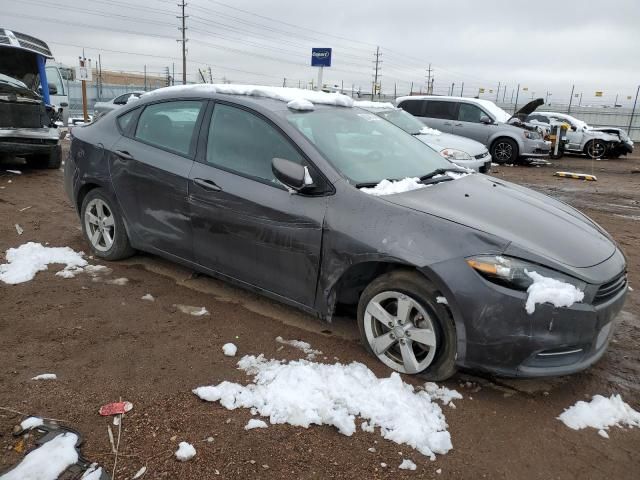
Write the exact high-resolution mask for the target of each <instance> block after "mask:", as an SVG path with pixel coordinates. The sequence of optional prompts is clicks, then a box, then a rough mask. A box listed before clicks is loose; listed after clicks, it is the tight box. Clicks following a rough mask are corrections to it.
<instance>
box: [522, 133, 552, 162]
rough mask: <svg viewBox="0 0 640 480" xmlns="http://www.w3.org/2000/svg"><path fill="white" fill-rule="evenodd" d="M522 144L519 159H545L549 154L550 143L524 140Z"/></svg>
mask: <svg viewBox="0 0 640 480" xmlns="http://www.w3.org/2000/svg"><path fill="white" fill-rule="evenodd" d="M522 143H523V148H522V151H521V152H520V156H521V157H536V158H537V157H547V156H549V154H550V153H551V142H549V141H547V140H542V139H540V140H530V139H528V138H525V140H524V141H523V142H522Z"/></svg>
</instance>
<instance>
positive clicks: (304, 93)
mask: <svg viewBox="0 0 640 480" xmlns="http://www.w3.org/2000/svg"><path fill="white" fill-rule="evenodd" d="M183 92H184V93H186V92H189V93H202V94H213V93H222V94H225V95H247V96H252V97H264V98H272V99H274V100H280V101H282V102H287V105H288V106H289V108H292V109H294V110H309V109H310V108H309V102H311V104H323V105H336V106H339V107H352V106H353V99H352V98H351V97H347V96H346V95H342V94H341V93H326V92H317V91H315V90H303V89H301V88H288V87H264V86H260V85H233V84H226V83H225V84H207V83H203V84H195V85H175V86H172V87H164V88H159V89H157V90H153V91H151V92H148V93H145V94H144V95H143V97H144V98H149V97H154V96H157V95H162V94H165V93H183ZM301 107H302V108H301Z"/></svg>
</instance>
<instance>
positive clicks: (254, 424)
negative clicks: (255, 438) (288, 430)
mask: <svg viewBox="0 0 640 480" xmlns="http://www.w3.org/2000/svg"><path fill="white" fill-rule="evenodd" d="M268 427H269V425H267V424H266V422H263V421H262V420H258V419H256V418H252V419H251V420H249V421H248V422H247V424H246V425H245V426H244V429H245V430H253V429H254V428H268Z"/></svg>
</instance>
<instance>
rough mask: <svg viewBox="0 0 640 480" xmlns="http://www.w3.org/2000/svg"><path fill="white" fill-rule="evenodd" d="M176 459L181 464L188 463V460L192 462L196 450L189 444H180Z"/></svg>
mask: <svg viewBox="0 0 640 480" xmlns="http://www.w3.org/2000/svg"><path fill="white" fill-rule="evenodd" d="M175 455H176V458H177V459H178V460H180V461H181V462H186V461H187V460H191V459H192V458H193V457H195V456H196V449H195V448H194V447H193V445H191V444H190V443H187V442H180V443H179V444H178V450H176V453H175Z"/></svg>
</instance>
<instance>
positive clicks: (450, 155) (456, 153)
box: [440, 148, 472, 162]
mask: <svg viewBox="0 0 640 480" xmlns="http://www.w3.org/2000/svg"><path fill="white" fill-rule="evenodd" d="M440 155H442V156H443V157H444V158H446V159H447V160H451V161H452V162H454V161H456V160H457V161H460V160H472V158H471V155H469V154H468V153H467V152H463V151H462V150H456V149H455V148H445V149H444V150H440Z"/></svg>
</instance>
